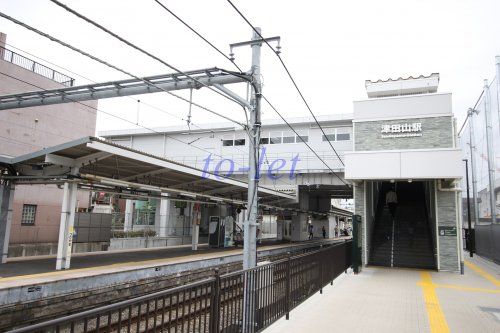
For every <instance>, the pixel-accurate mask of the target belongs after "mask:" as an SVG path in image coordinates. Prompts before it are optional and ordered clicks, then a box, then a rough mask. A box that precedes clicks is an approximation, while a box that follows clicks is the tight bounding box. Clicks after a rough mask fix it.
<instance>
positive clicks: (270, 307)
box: [11, 241, 352, 333]
mask: <svg viewBox="0 0 500 333" xmlns="http://www.w3.org/2000/svg"><path fill="white" fill-rule="evenodd" d="M351 246H352V242H351V241H346V242H344V243H339V244H335V245H332V246H329V247H325V248H322V249H320V250H317V251H313V252H309V253H306V254H301V255H296V256H289V257H288V258H285V259H282V260H279V261H275V262H272V263H268V264H263V265H260V266H258V267H255V268H253V269H249V270H243V271H237V272H233V273H229V274H226V275H222V276H220V275H219V274H218V271H217V270H216V271H215V275H214V276H213V277H211V278H209V279H206V280H202V281H199V282H195V283H191V284H187V285H183V286H179V287H176V288H172V289H168V290H165V291H161V292H156V293H153V294H149V295H145V296H141V297H137V298H133V299H130V300H126V301H123V302H119V303H116V304H111V305H106V306H102V307H99V308H96V309H93V310H89V311H85V312H81V313H77V314H73V315H70V316H67V317H63V318H58V319H55V320H51V321H48V322H45V323H40V324H36V325H32V326H28V327H24V328H20V329H17V330H14V331H11V333H12V332H16V333H20V332H133V333H139V332H169V333H170V332H176V333H177V332H179V333H181V332H186V333H187V332H190V333H191V332H210V333H215V332H225V333H229V332H251V333H253V332H260V331H262V330H263V329H264V328H266V327H268V326H269V325H271V324H272V323H273V322H275V321H276V320H278V319H279V318H281V317H283V316H287V318H288V316H289V313H290V311H291V310H292V309H293V308H295V307H296V306H298V305H299V304H300V303H302V302H303V301H304V300H306V299H307V298H309V297H310V296H312V295H313V294H315V293H316V292H318V291H320V292H322V288H323V287H324V286H325V285H327V284H328V283H331V282H333V280H334V279H335V278H336V277H337V276H339V275H340V274H341V273H343V272H344V271H345V270H347V269H348V268H349V267H350V266H351ZM245 304H246V306H245Z"/></svg>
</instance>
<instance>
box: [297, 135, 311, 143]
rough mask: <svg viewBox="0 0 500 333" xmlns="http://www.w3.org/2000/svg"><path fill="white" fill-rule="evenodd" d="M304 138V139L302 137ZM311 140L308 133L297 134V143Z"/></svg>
mask: <svg viewBox="0 0 500 333" xmlns="http://www.w3.org/2000/svg"><path fill="white" fill-rule="evenodd" d="M300 138H302V140H301V139H300ZM308 141H309V136H307V135H300V136H297V141H296V142H297V143H302V142H308Z"/></svg>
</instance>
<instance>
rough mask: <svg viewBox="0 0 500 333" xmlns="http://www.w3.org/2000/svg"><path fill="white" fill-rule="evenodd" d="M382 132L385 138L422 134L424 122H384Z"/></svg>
mask: <svg viewBox="0 0 500 333" xmlns="http://www.w3.org/2000/svg"><path fill="white" fill-rule="evenodd" d="M380 133H381V134H382V138H383V139H387V138H410V137H418V136H422V123H404V124H392V125H389V124H384V125H382V126H381V130H380Z"/></svg>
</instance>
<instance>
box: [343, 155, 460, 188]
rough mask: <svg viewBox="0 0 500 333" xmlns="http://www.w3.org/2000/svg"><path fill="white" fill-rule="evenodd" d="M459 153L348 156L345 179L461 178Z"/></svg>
mask: <svg viewBox="0 0 500 333" xmlns="http://www.w3.org/2000/svg"><path fill="white" fill-rule="evenodd" d="M461 159H462V153H461V150H460V149H456V148H450V149H419V150H391V151H369V152H365V151H364V152H349V153H346V158H345V164H346V173H345V176H346V179H353V180H358V179H359V180H361V179H439V178H447V179H457V178H462V169H461V168H462V163H461Z"/></svg>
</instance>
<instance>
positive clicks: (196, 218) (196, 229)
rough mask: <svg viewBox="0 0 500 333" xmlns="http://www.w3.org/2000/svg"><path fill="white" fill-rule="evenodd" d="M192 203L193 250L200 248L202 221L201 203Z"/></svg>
mask: <svg viewBox="0 0 500 333" xmlns="http://www.w3.org/2000/svg"><path fill="white" fill-rule="evenodd" d="M191 205H192V210H191V222H192V224H191V225H192V229H191V240H192V246H191V249H192V250H193V251H196V250H198V242H199V237H200V223H201V205H200V204H199V203H196V204H191Z"/></svg>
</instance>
